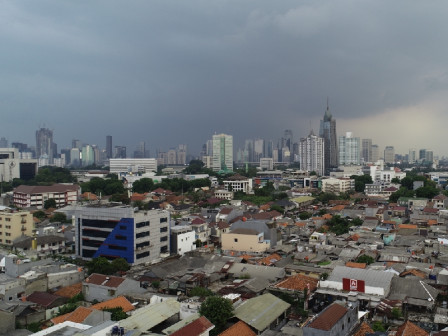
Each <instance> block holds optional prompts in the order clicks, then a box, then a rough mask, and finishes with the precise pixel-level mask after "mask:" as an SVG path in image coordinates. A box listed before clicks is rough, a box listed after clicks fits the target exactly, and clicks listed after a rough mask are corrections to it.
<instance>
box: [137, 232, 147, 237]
mask: <svg viewBox="0 0 448 336" xmlns="http://www.w3.org/2000/svg"><path fill="white" fill-rule="evenodd" d="M148 236H149V231H144V232H140V233H137V234H136V235H135V238H143V237H148Z"/></svg>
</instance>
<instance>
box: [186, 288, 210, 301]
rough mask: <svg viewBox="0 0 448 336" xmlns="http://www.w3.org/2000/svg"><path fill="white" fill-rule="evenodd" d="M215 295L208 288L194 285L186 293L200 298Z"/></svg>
mask: <svg viewBox="0 0 448 336" xmlns="http://www.w3.org/2000/svg"><path fill="white" fill-rule="evenodd" d="M212 295H215V294H214V293H213V292H212V291H211V290H210V289H208V288H205V287H194V288H192V289H191V290H190V292H189V293H188V296H190V297H192V296H199V297H201V298H203V297H207V296H212Z"/></svg>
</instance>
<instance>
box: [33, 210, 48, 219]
mask: <svg viewBox="0 0 448 336" xmlns="http://www.w3.org/2000/svg"><path fill="white" fill-rule="evenodd" d="M33 217H36V218H37V219H39V220H44V219H45V218H46V217H47V215H46V214H45V212H44V211H42V210H38V211H35V212H33Z"/></svg>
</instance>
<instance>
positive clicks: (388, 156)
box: [384, 146, 395, 163]
mask: <svg viewBox="0 0 448 336" xmlns="http://www.w3.org/2000/svg"><path fill="white" fill-rule="evenodd" d="M384 162H385V163H395V149H394V146H386V148H385V149H384Z"/></svg>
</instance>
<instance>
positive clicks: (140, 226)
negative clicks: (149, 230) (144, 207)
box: [135, 221, 149, 229]
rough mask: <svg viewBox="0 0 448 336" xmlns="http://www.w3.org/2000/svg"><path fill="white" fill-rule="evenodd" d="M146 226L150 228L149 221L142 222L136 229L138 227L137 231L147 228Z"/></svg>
mask: <svg viewBox="0 0 448 336" xmlns="http://www.w3.org/2000/svg"><path fill="white" fill-rule="evenodd" d="M145 226H149V221H146V222H140V223H137V224H136V225H135V227H136V228H137V229H139V228H142V227H145Z"/></svg>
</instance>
